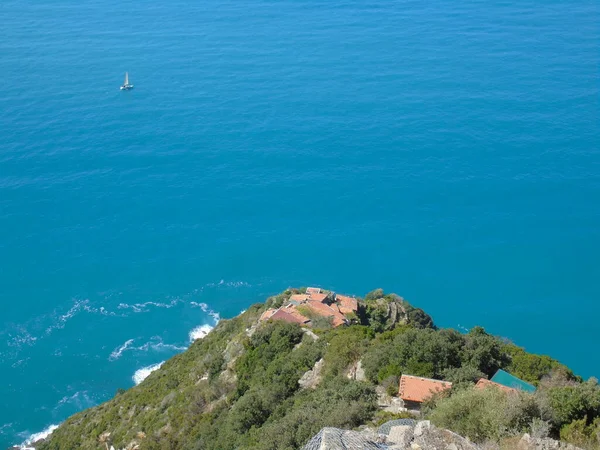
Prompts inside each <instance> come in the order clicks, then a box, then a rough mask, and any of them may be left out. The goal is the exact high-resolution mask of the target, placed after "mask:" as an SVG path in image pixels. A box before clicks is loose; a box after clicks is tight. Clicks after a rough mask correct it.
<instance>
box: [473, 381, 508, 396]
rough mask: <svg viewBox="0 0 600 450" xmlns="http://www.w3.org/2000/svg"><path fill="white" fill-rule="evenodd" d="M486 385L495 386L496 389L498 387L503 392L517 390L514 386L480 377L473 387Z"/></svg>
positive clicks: (484, 386)
mask: <svg viewBox="0 0 600 450" xmlns="http://www.w3.org/2000/svg"><path fill="white" fill-rule="evenodd" d="M488 387H495V388H497V389H500V390H501V391H504V392H507V393H509V392H517V389H515V388H511V387H508V386H504V385H502V384H500V383H496V382H494V381H490V380H486V379H485V378H480V379H479V381H478V382H477V384H476V385H475V389H485V388H488Z"/></svg>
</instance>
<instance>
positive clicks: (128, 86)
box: [121, 72, 133, 91]
mask: <svg viewBox="0 0 600 450" xmlns="http://www.w3.org/2000/svg"><path fill="white" fill-rule="evenodd" d="M129 89H133V84H129V73H128V72H125V82H124V83H123V86H121V90H122V91H128V90H129Z"/></svg>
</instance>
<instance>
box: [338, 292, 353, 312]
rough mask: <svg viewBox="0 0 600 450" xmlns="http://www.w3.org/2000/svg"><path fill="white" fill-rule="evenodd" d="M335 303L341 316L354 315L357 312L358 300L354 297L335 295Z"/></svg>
mask: <svg viewBox="0 0 600 450" xmlns="http://www.w3.org/2000/svg"><path fill="white" fill-rule="evenodd" d="M335 301H336V303H337V304H338V306H339V309H340V312H341V313H342V314H349V313H355V312H356V311H358V300H356V299H355V298H354V297H348V296H346V295H339V294H336V296H335Z"/></svg>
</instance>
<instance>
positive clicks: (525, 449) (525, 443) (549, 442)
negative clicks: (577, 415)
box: [517, 434, 581, 450]
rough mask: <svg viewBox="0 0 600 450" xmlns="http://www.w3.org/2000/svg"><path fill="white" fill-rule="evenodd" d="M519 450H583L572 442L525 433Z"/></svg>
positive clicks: (519, 444)
mask: <svg viewBox="0 0 600 450" xmlns="http://www.w3.org/2000/svg"><path fill="white" fill-rule="evenodd" d="M517 450H581V449H580V448H579V447H575V446H574V445H572V444H567V443H566V442H561V441H555V440H554V439H550V438H534V437H531V436H530V435H529V434H524V435H523V437H522V438H521V440H520V441H519V443H518V444H517Z"/></svg>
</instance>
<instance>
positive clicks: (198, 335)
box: [190, 325, 214, 342]
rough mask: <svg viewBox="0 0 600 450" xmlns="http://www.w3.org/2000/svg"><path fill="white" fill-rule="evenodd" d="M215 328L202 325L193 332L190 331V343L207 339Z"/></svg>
mask: <svg viewBox="0 0 600 450" xmlns="http://www.w3.org/2000/svg"><path fill="white" fill-rule="evenodd" d="M213 328H214V327H213V326H211V325H200V326H198V327H196V328H194V329H193V330H192V331H190V342H194V341H196V340H198V339H203V338H205V337H206V335H207V334H208V333H210V332H211V330H212V329H213Z"/></svg>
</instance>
